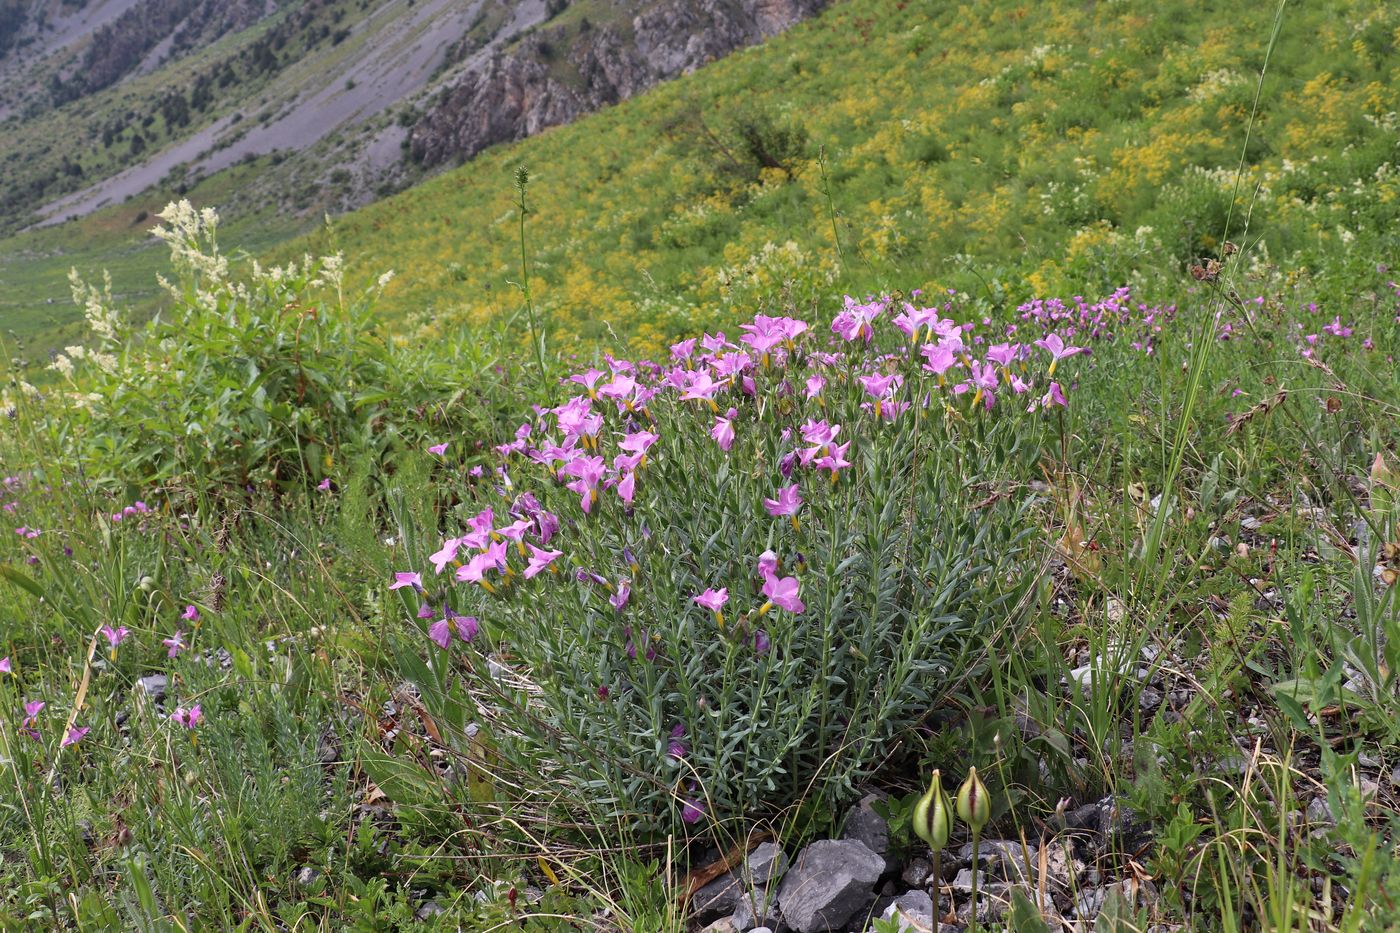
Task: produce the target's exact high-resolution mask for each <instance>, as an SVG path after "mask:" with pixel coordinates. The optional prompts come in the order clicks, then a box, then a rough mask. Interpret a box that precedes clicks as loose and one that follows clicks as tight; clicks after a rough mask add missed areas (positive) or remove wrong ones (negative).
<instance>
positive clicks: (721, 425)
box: [710, 408, 739, 452]
mask: <svg viewBox="0 0 1400 933" xmlns="http://www.w3.org/2000/svg"><path fill="white" fill-rule="evenodd" d="M737 417H739V409H737V408H731V409H729V410H728V411H727V412H725V413H724V415H723V417H718V418H715V426H714V427H712V428H710V437H713V438H714V439H715V442H716V443H718V444H719V449H720V450H723V451H726V452H727V451H728V450H729V448H731V447H733V446H734V419H735V418H737Z"/></svg>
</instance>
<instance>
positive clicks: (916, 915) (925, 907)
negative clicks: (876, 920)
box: [880, 891, 933, 933]
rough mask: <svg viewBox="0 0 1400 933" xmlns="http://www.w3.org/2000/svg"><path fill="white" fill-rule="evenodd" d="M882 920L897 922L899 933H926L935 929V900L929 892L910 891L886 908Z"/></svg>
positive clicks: (881, 915)
mask: <svg viewBox="0 0 1400 933" xmlns="http://www.w3.org/2000/svg"><path fill="white" fill-rule="evenodd" d="M880 918H881V919H883V920H894V921H896V922H897V923H898V924H899V925H898V927H897V929H898V931H899V933H924V931H926V930H931V929H933V898H932V897H930V896H929V893H928V892H927V891H910V892H909V893H908V894H904V895H902V896H901V897H900V898H899V899H898V900H896V901H895V902H894V903H893V904H891V905H890V906H889V907H887V908H885V910H884V911H883V912H882V913H881V914H880Z"/></svg>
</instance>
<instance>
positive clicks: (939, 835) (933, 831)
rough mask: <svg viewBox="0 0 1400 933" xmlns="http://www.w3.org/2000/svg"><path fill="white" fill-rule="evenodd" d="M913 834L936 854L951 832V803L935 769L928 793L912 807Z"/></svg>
mask: <svg viewBox="0 0 1400 933" xmlns="http://www.w3.org/2000/svg"><path fill="white" fill-rule="evenodd" d="M913 822H914V833H915V835H917V836H918V837H919V838H920V839H922V840H923V841H924V842H927V843H928V845H929V848H931V849H933V851H935V852H938V851H940V850H941V849H942V848H943V847H944V846H946V845H947V844H948V835H949V834H950V833H951V832H952V831H953V802H952V801H951V800H949V799H948V792H947V791H946V790H944V789H943V776H942V775H941V774H940V773H939V772H938V771H937V770H936V769H935V770H934V772H933V780H932V781H931V782H930V783H929V786H928V792H927V793H925V794H924V795H923V796H922V797H920V798H919V802H918V803H916V804H915V805H914V819H913Z"/></svg>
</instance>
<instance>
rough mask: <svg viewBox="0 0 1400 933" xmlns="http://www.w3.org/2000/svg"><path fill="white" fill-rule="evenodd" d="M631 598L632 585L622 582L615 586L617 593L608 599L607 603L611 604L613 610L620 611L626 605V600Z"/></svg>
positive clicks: (625, 581)
mask: <svg viewBox="0 0 1400 933" xmlns="http://www.w3.org/2000/svg"><path fill="white" fill-rule="evenodd" d="M631 597H632V584H631V582H629V581H627V580H623V581H622V582H620V583H619V584H618V585H617V592H616V593H614V594H612V595H611V596H609V597H608V602H610V603H612V607H613V608H614V609H616V610H618V611H621V610H622V608H623V607H624V606H626V605H627V600H628V599H630V598H631Z"/></svg>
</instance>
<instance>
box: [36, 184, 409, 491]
mask: <svg viewBox="0 0 1400 933" xmlns="http://www.w3.org/2000/svg"><path fill="white" fill-rule="evenodd" d="M159 216H160V218H161V220H162V221H164V223H163V224H162V225H161V226H159V227H157V228H156V229H155V231H154V232H155V235H156V236H157V237H158V238H159V239H161V240H162V241H164V242H165V243H166V244H167V245H168V246H169V248H170V254H171V260H172V266H173V268H174V276H173V278H172V279H169V280H168V279H166V278H165V277H160V284H161V286H162V288H163V289H164V290H165V291H166V293H167V294H168V295H169V299H170V300H169V302H168V303H167V305H166V307H165V308H164V309H163V310H162V311H161V312H160V313H159V314H158V315H157V316H156V318H155V319H154V320H153V321H152V322H151V323H150V324H149V325H148V326H146V327H136V326H134V325H133V324H132V322H131V321H130V320H129V318H128V317H127V316H125V315H123V314H122V313H121V312H120V311H119V310H118V309H117V306H116V304H115V303H114V301H113V298H112V294H111V290H110V282H108V283H105V284H104V285H103V286H100V287H99V286H95V285H90V284H87V283H84V282H83V281H82V280H81V278H80V277H79V276H78V273H77V272H76V270H75V271H74V272H73V274H72V276H71V279H72V283H73V295H74V299H75V301H76V302H77V303H78V304H79V305H80V306H81V307H82V308H83V309H84V316H85V318H86V320H87V324H88V329H89V331H90V332H91V335H92V341H91V343H90V344H88V345H85V346H83V345H79V346H72V347H69V348H68V349H67V350H66V351H65V352H64V353H61V354H59V355H58V356H57V357H56V358H55V361H54V363H53V368H54V369H55V370H57V371H58V373H59V374H60V376H61V377H62V378H63V380H64V382H65V383H66V384H67V385H68V387H69V388H70V389H71V392H70V393H69V394H68V395H67V397H66V401H67V402H68V404H66V405H62V406H59V407H58V408H56V409H55V410H54V412H53V417H51V418H50V419H49V424H50V426H51V428H52V429H53V430H54V432H55V434H58V435H61V436H62V438H63V439H64V440H66V441H67V443H65V444H63V445H62V446H63V447H64V448H65V449H67V450H69V451H70V452H71V455H72V456H73V457H74V458H75V460H76V461H77V463H78V464H79V465H81V467H82V469H83V470H84V472H85V473H86V474H87V476H88V478H89V479H90V480H92V481H94V482H97V483H98V484H100V485H103V486H107V487H109V488H114V487H120V486H125V485H131V486H137V487H149V486H151V485H153V484H163V485H168V486H174V487H181V488H185V489H189V490H199V491H202V492H213V493H214V494H216V495H222V494H227V493H231V492H236V491H251V490H257V491H263V492H266V491H287V490H289V489H291V488H293V487H297V486H303V487H307V488H310V487H314V486H316V485H322V484H325V483H328V482H329V481H330V479H331V477H332V476H333V475H334V473H335V471H336V468H337V464H338V460H339V459H341V458H343V455H348V454H351V453H353V454H354V455H356V456H360V455H368V456H371V457H374V458H379V459H382V458H384V457H385V456H387V455H388V453H389V451H390V449H391V448H392V440H393V437H394V433H395V430H394V429H393V428H391V427H390V426H392V425H398V426H401V425H404V424H410V425H411V424H413V423H415V418H413V417H409V416H407V413H406V409H407V408H408V407H410V406H411V404H412V402H411V399H413V398H416V397H419V396H421V393H414V392H410V391H406V386H407V385H408V384H409V382H410V381H409V380H406V379H404V378H402V377H403V374H404V373H405V372H406V370H405V369H404V368H401V367H399V365H398V363H397V357H396V356H395V354H394V353H393V351H392V348H391V347H390V346H389V344H388V342H387V341H385V340H384V339H382V337H381V336H380V334H379V333H378V332H377V330H376V328H375V326H374V322H373V315H372V303H373V299H374V298H375V297H376V296H377V294H378V292H379V290H380V289H381V288H382V287H383V283H384V282H386V281H387V277H381V278H380V281H379V284H377V285H375V286H372V287H371V288H370V289H369V290H368V291H366V292H365V293H363V294H360V295H356V296H353V297H351V298H347V296H346V291H345V287H344V281H343V264H342V261H341V257H340V256H338V255H331V256H322V257H311V256H306V257H304V258H303V260H302V261H301V262H293V263H289V264H287V265H285V266H276V267H272V268H264V267H263V266H261V265H260V264H259V263H257V262H256V261H251V262H250V263H249V268H248V271H247V274H246V275H239V274H235V271H234V267H233V265H232V264H231V263H230V260H229V258H228V257H226V256H224V255H223V254H222V253H221V252H220V251H219V248H218V244H217V242H216V236H215V235H216V231H217V227H218V216H217V214H216V213H215V212H214V211H213V210H209V209H206V210H203V211H200V210H196V209H195V208H194V207H193V206H191V205H190V203H189V202H188V201H181V202H179V203H173V204H171V205H169V206H168V207H166V209H165V210H164V211H163V212H161V214H160V215H159ZM411 382H412V384H413V385H419V386H421V385H423V380H422V379H421V377H420V376H418V374H416V373H415V374H414V378H413V380H411ZM396 412H400V413H405V417H393V415H394V414H395V413H396Z"/></svg>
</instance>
